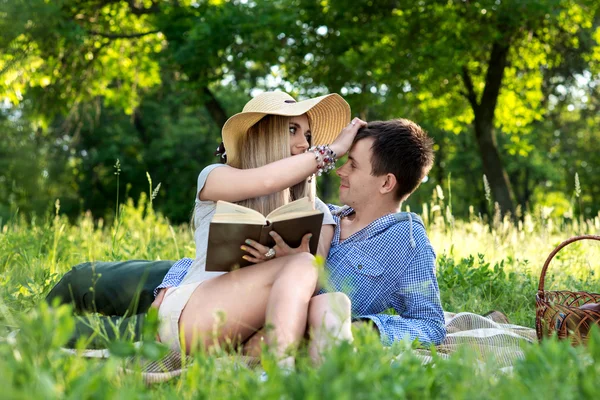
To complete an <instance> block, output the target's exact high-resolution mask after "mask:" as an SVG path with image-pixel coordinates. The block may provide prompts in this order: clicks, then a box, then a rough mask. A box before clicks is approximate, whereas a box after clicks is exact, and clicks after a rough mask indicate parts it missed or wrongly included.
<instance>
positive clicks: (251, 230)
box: [206, 197, 323, 271]
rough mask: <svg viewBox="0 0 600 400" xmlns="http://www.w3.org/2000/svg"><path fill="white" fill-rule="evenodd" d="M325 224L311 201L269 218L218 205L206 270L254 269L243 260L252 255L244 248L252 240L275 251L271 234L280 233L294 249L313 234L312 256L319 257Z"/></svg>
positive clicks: (301, 201) (284, 208)
mask: <svg viewBox="0 0 600 400" xmlns="http://www.w3.org/2000/svg"><path fill="white" fill-rule="evenodd" d="M322 224H323V213H322V212H321V211H318V210H314V209H313V206H312V203H311V202H310V200H309V198H308V197H304V198H302V199H299V200H296V201H293V202H291V203H288V204H285V205H283V206H281V207H279V208H277V209H275V210H273V211H272V212H271V213H269V215H267V216H266V217H265V216H263V215H262V214H261V213H259V212H258V211H255V210H252V209H250V208H247V207H243V206H240V205H237V204H233V203H229V202H227V201H218V202H217V210H216V211H215V215H214V216H213V218H212V220H211V222H210V229H209V232H208V249H207V254H206V270H207V271H231V270H232V269H235V268H238V267H239V268H241V267H247V266H248V265H251V264H252V263H251V262H249V261H246V260H244V259H243V258H242V256H244V255H249V253H247V252H245V251H243V250H242V249H241V248H240V246H242V245H244V244H245V243H244V242H245V241H246V239H252V240H254V241H257V242H258V243H260V244H262V245H264V246H267V247H273V246H275V241H274V240H273V238H272V237H271V235H269V232H271V231H275V232H277V233H278V234H279V235H280V236H281V237H282V238H283V240H284V241H285V242H286V243H287V244H288V245H289V246H290V247H298V246H299V245H300V243H301V241H302V237H303V236H304V235H306V234H307V233H312V235H313V236H312V238H311V239H310V252H311V253H312V254H316V252H317V245H318V243H319V235H320V234H321V225H322Z"/></svg>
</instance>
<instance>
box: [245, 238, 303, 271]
mask: <svg viewBox="0 0 600 400" xmlns="http://www.w3.org/2000/svg"><path fill="white" fill-rule="evenodd" d="M269 234H270V235H271V237H272V238H273V240H275V246H273V250H274V251H275V255H274V256H273V257H267V256H266V254H267V253H268V252H269V249H270V248H269V247H267V246H263V245H262V244H260V243H258V242H255V241H254V240H250V239H247V240H246V244H245V245H243V246H242V247H241V248H242V250H244V251H245V252H247V253H249V255H245V256H244V257H243V258H244V260H248V261H250V262H253V263H255V264H258V263H261V262H264V261H268V260H270V259H272V258H275V257H284V256H289V255H290V254H297V253H303V252H306V253H309V252H310V238H311V237H312V234H311V233H307V234H306V235H304V237H303V238H302V242H301V243H300V246H298V247H296V248H293V247H290V246H288V245H287V243H286V242H284V241H283V239H282V238H281V236H279V235H278V234H277V232H275V231H271V232H269Z"/></svg>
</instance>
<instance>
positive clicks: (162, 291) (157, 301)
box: [150, 288, 168, 309]
mask: <svg viewBox="0 0 600 400" xmlns="http://www.w3.org/2000/svg"><path fill="white" fill-rule="evenodd" d="M167 289H168V288H161V289H160V290H159V291H158V294H157V295H156V297H155V298H154V301H153V302H152V304H150V307H154V308H157V309H158V308H160V305H161V304H162V301H163V299H164V298H165V293H167Z"/></svg>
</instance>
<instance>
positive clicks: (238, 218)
mask: <svg viewBox="0 0 600 400" xmlns="http://www.w3.org/2000/svg"><path fill="white" fill-rule="evenodd" d="M212 222H218V223H245V224H253V225H264V224H266V223H267V221H266V219H265V217H264V216H263V215H262V214H261V213H259V212H258V211H255V210H252V209H251V208H247V207H244V206H240V205H238V204H233V203H230V202H228V201H222V200H219V201H217V209H216V211H215V215H214V216H213V218H212Z"/></svg>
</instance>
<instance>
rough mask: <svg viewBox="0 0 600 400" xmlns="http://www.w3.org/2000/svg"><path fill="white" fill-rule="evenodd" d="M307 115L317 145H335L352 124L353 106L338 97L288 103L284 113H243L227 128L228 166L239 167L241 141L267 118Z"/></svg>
mask: <svg viewBox="0 0 600 400" xmlns="http://www.w3.org/2000/svg"><path fill="white" fill-rule="evenodd" d="M303 114H307V115H308V118H309V120H310V124H311V126H310V129H311V133H312V144H313V145H322V144H330V143H332V142H333V141H334V140H335V138H336V137H337V135H338V134H339V133H340V131H341V130H342V129H343V128H344V127H345V126H346V125H348V124H349V123H350V106H349V105H348V103H347V102H346V101H345V100H344V99H343V98H342V97H341V96H340V95H338V94H335V93H334V94H328V95H325V96H320V97H315V98H314V99H308V100H303V101H299V102H297V103H285V104H284V105H282V107H281V108H280V109H277V110H271V111H269V112H257V111H250V112H241V113H238V114H235V115H234V116H232V117H231V118H229V119H228V120H227V122H225V125H223V130H222V139H223V144H224V145H225V149H226V151H227V163H228V164H235V163H236V161H237V158H238V156H239V155H238V154H237V142H238V140H239V139H240V138H241V137H242V135H245V134H246V132H248V129H250V128H251V127H252V125H254V124H256V123H257V122H258V121H260V120H261V119H262V118H263V117H264V116H265V115H281V116H285V117H295V116H298V115H303Z"/></svg>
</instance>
